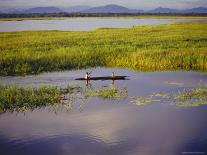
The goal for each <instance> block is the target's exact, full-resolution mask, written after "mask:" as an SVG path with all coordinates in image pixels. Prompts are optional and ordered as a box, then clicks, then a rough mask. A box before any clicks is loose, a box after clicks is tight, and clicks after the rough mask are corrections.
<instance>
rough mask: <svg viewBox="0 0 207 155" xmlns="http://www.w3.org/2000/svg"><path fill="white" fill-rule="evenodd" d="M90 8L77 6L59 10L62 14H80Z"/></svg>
mask: <svg viewBox="0 0 207 155" xmlns="http://www.w3.org/2000/svg"><path fill="white" fill-rule="evenodd" d="M90 8H91V6H87V5H77V6H72V7H64V8H61V10H63V11H64V12H68V13H72V12H81V11H84V10H87V9H90Z"/></svg>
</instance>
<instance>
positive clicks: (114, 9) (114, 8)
mask: <svg viewBox="0 0 207 155" xmlns="http://www.w3.org/2000/svg"><path fill="white" fill-rule="evenodd" d="M82 12H83V13H138V12H143V10H136V9H128V8H126V7H123V6H120V5H115V4H111V5H105V6H99V7H92V8H90V9H87V10H84V11H82Z"/></svg>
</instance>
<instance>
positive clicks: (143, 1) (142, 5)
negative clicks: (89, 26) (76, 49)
mask: <svg viewBox="0 0 207 155" xmlns="http://www.w3.org/2000/svg"><path fill="white" fill-rule="evenodd" d="M107 4H118V5H122V6H125V7H129V8H136V9H151V8H155V7H169V8H175V9H186V8H193V7H200V6H203V7H207V0H0V7H16V8H18V7H33V6H57V7H61V6H62V7H66V6H68V7H70V6H76V5H89V6H101V5H107Z"/></svg>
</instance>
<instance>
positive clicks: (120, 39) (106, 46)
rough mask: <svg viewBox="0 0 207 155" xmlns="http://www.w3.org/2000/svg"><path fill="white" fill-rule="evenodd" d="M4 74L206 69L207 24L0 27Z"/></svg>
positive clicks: (0, 61)
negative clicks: (1, 29)
mask: <svg viewBox="0 0 207 155" xmlns="http://www.w3.org/2000/svg"><path fill="white" fill-rule="evenodd" d="M0 40H1V42H0V51H1V52H0V75H3V76H7V75H27V74H38V73H41V72H49V71H60V70H72V69H81V68H88V67H97V66H101V67H120V68H130V69H135V70H142V71H169V70H170V71H172V70H193V71H206V70H207V23H203V22H202V23H190V22H189V23H171V24H162V25H153V26H150V25H148V26H137V27H136V26H135V27H132V28H99V29H96V30H93V31H83V32H75V31H22V32H0Z"/></svg>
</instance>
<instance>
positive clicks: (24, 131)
mask: <svg viewBox="0 0 207 155" xmlns="http://www.w3.org/2000/svg"><path fill="white" fill-rule="evenodd" d="M92 70H93V76H97V75H98V76H105V75H110V74H111V72H112V71H115V72H116V74H119V75H129V76H130V80H126V81H116V82H115V83H114V86H115V87H117V88H123V87H125V88H126V89H127V91H128V96H147V95H149V94H152V93H154V92H165V93H169V92H177V91H179V90H183V89H184V88H194V87H198V86H200V85H206V84H207V74H206V73H205V74H204V73H194V72H163V73H160V72H155V73H143V72H133V71H130V70H123V69H106V68H96V69H92ZM87 71H89V70H87ZM85 72H86V70H80V71H68V72H55V73H44V74H40V75H37V76H26V77H0V83H1V84H5V85H7V84H16V85H18V86H23V85H33V86H37V85H39V84H53V85H57V86H60V87H63V88H64V87H66V86H67V85H68V84H73V85H79V86H81V87H85V86H86V85H85V82H83V81H82V82H81V81H80V82H78V81H75V80H74V78H76V77H81V76H84V73H85ZM110 85H112V81H91V82H90V84H89V85H88V86H90V87H93V88H95V89H97V88H105V87H108V86H110ZM206 118H207V106H206V105H203V106H198V107H178V106H176V105H175V103H174V102H173V101H172V102H157V103H151V104H147V105H144V106H137V105H135V104H133V103H132V102H130V100H129V99H123V100H104V99H101V98H91V99H88V100H86V101H85V102H84V103H82V102H81V101H77V102H75V103H74V105H73V109H72V110H70V111H66V110H64V109H63V108H58V109H56V110H54V109H51V108H50V107H46V108H39V109H35V110H34V111H27V112H25V113H17V112H14V113H9V112H7V113H2V114H0V152H1V154H3V155H13V154H15V155H28V154H30V155H37V154H38V155H45V154H51V155H59V154H61V155H83V154H86V155H151V154H153V155H179V154H184V153H185V152H200V153H202V154H207V148H206V146H207V133H206V130H207V119H206Z"/></svg>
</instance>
